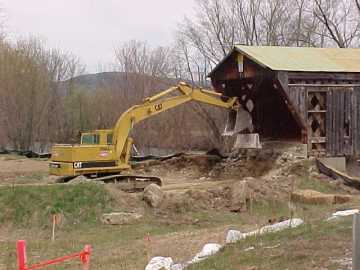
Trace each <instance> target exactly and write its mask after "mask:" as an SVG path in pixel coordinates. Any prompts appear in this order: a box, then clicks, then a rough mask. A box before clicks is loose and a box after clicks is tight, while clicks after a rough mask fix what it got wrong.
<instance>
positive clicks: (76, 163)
mask: <svg viewBox="0 0 360 270" xmlns="http://www.w3.org/2000/svg"><path fill="white" fill-rule="evenodd" d="M81 167H82V162H74V169H81Z"/></svg>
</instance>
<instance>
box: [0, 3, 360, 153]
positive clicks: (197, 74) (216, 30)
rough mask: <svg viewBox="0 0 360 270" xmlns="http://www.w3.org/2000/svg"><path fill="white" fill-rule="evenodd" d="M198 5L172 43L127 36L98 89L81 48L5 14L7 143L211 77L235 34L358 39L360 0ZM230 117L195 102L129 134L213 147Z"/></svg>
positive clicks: (300, 41)
mask: <svg viewBox="0 0 360 270" xmlns="http://www.w3.org/2000/svg"><path fill="white" fill-rule="evenodd" d="M195 10H196V14H195V16H192V17H186V18H184V19H183V21H181V22H180V23H179V25H178V27H177V29H176V31H175V37H174V42H173V44H172V45H171V46H168V47H155V48H153V47H150V46H149V45H148V44H147V43H146V42H144V41H128V42H125V43H123V44H120V45H119V46H118V47H117V48H116V49H115V51H114V61H115V62H116V67H117V71H118V72H119V73H117V74H118V75H117V77H116V78H114V79H113V80H111V82H108V83H106V84H99V85H97V87H96V89H95V90H94V91H89V90H88V89H85V88H84V87H83V86H81V85H79V84H77V83H76V78H77V76H79V75H81V74H84V73H85V67H84V65H83V64H82V63H81V61H80V60H79V58H78V57H77V56H75V55H72V54H71V53H67V52H63V51H61V50H57V49H49V48H46V46H45V45H44V44H43V42H41V40H39V39H37V38H29V39H22V40H17V41H16V42H12V41H9V40H8V39H7V33H6V31H5V30H4V28H3V27H1V23H0V146H3V147H5V146H10V147H11V148H13V149H16V150H29V149H31V148H32V147H33V146H34V144H38V145H40V146H47V145H50V144H51V143H54V142H61V143H73V142H75V141H76V140H77V138H78V132H79V131H80V130H89V129H97V128H111V127H112V126H113V125H114V123H115V121H116V120H117V118H118V117H119V115H120V113H121V112H123V111H125V110H126V109H127V108H128V107H130V106H131V105H133V104H135V103H138V102H140V101H141V100H142V99H143V98H144V97H146V96H149V95H151V94H153V93H154V92H156V91H159V90H162V89H164V88H166V87H169V86H171V85H174V84H175V83H177V82H178V81H181V80H186V81H188V82H190V83H192V84H194V85H199V86H202V87H209V82H208V80H207V78H206V75H207V74H208V73H209V72H210V71H211V69H212V68H213V67H214V66H215V65H216V64H217V63H218V62H219V61H220V60H221V59H222V58H223V57H224V56H225V55H227V53H228V52H229V51H230V50H231V49H232V47H233V46H234V45H235V44H245V45H273V46H308V47H340V48H346V47H358V46H359V42H360V1H359V0H197V1H196V9H195ZM0 14H1V11H0ZM0 18H1V16H0ZM224 117H225V113H224V112H223V111H221V110H218V109H215V108H211V107H208V106H203V105H199V104H195V103H193V104H189V105H186V106H184V107H181V108H177V109H175V110H173V111H170V112H169V113H166V114H163V115H160V116H159V117H156V118H154V119H150V120H149V121H146V122H144V123H143V124H141V125H140V126H139V127H137V128H135V130H134V132H133V134H132V136H134V137H135V139H136V141H138V142H139V143H140V144H141V146H143V147H150V146H158V147H167V148H169V147H175V148H210V147H214V146H217V145H218V144H219V143H222V139H221V136H220V135H221V130H222V128H223V125H224ZM165 131H166V132H165Z"/></svg>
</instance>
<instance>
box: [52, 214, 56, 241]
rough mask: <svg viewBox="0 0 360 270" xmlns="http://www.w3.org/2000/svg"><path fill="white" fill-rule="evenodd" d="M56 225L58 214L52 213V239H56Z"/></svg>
mask: <svg viewBox="0 0 360 270" xmlns="http://www.w3.org/2000/svg"><path fill="white" fill-rule="evenodd" d="M55 227H56V215H52V233H51V241H52V242H54V241H55Z"/></svg>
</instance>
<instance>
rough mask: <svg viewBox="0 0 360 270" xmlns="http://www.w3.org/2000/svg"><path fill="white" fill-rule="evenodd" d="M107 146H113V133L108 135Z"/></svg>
mask: <svg viewBox="0 0 360 270" xmlns="http://www.w3.org/2000/svg"><path fill="white" fill-rule="evenodd" d="M107 144H108V145H112V144H113V134H112V133H109V134H108V135H107Z"/></svg>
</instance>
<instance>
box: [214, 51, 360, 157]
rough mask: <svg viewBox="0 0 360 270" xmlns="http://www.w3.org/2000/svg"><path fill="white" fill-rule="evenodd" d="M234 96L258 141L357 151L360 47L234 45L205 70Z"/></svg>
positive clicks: (315, 151) (317, 150) (324, 152)
mask: <svg viewBox="0 0 360 270" xmlns="http://www.w3.org/2000/svg"><path fill="white" fill-rule="evenodd" d="M209 77H210V78H211V81H212V84H213V86H214V88H215V89H216V90H217V91H218V92H221V93H224V94H225V95H228V96H238V97H239V99H240V101H241V103H242V105H243V107H244V108H245V109H246V110H247V111H248V112H249V113H250V114H251V116H252V119H253V125H254V128H255V132H256V133H259V135H260V138H261V140H278V141H279V140H280V141H281V140H284V141H298V142H302V143H303V144H307V152H308V155H314V156H331V157H333V156H360V49H337V48H296V47H270V46H261V47H252V46H240V45H239V46H235V47H234V48H233V50H232V51H231V52H230V54H229V55H227V56H226V57H225V58H224V59H223V60H222V61H221V62H220V63H219V64H218V65H217V66H216V67H215V68H214V70H213V71H212V72H211V73H210V74H209Z"/></svg>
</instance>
